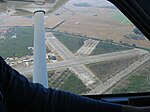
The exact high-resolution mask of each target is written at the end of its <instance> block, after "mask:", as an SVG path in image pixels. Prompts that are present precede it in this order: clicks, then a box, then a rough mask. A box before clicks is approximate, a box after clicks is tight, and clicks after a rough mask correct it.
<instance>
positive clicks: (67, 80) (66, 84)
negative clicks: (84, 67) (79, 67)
mask: <svg viewBox="0 0 150 112" xmlns="http://www.w3.org/2000/svg"><path fill="white" fill-rule="evenodd" d="M27 78H28V80H30V81H32V75H31V74H30V75H28V76H27ZM48 85H49V87H50V88H55V89H60V90H65V91H69V92H72V93H76V94H81V93H86V92H87V91H88V90H89V89H88V88H87V87H86V86H85V85H84V84H83V82H82V81H81V80H80V79H79V78H78V76H77V75H76V74H74V73H73V72H72V71H70V70H69V69H66V70H60V71H56V70H52V71H48Z"/></svg>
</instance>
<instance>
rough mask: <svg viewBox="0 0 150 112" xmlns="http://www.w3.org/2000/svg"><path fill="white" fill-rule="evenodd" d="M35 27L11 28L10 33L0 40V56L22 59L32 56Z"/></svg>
mask: <svg viewBox="0 0 150 112" xmlns="http://www.w3.org/2000/svg"><path fill="white" fill-rule="evenodd" d="M33 32H34V31H33V27H10V28H9V31H8V32H7V33H6V34H4V35H3V36H4V37H5V39H1V40H0V55H1V56H2V57H4V58H6V57H14V56H15V57H22V56H27V55H32V54H33V51H32V50H30V49H28V47H33V38H34V36H33Z"/></svg>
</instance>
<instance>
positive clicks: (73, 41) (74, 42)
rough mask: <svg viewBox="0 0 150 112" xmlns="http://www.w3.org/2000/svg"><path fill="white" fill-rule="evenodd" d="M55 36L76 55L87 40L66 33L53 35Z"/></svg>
mask: <svg viewBox="0 0 150 112" xmlns="http://www.w3.org/2000/svg"><path fill="white" fill-rule="evenodd" d="M53 35H54V36H55V37H56V38H57V39H58V40H59V41H60V42H62V43H63V44H64V45H65V46H66V47H67V48H68V49H69V50H70V51H72V53H76V52H77V50H78V49H80V47H81V46H82V45H83V44H84V41H85V40H86V38H84V37H79V36H73V35H69V34H65V33H53Z"/></svg>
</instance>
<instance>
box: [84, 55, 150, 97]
mask: <svg viewBox="0 0 150 112" xmlns="http://www.w3.org/2000/svg"><path fill="white" fill-rule="evenodd" d="M148 60H150V54H147V55H145V56H143V57H141V58H140V59H138V60H137V61H136V62H134V63H133V64H131V65H130V66H128V67H127V68H126V69H124V70H122V71H121V72H119V73H118V74H116V75H115V76H113V77H111V78H109V79H108V80H107V81H105V82H104V83H101V84H99V85H98V86H97V87H96V88H94V89H92V90H91V91H90V92H89V93H87V94H102V93H104V92H106V91H107V90H108V89H109V88H111V87H112V86H113V85H114V84H116V83H117V82H119V81H120V80H122V79H123V78H124V77H126V76H127V75H129V74H130V73H132V72H133V71H134V70H136V69H137V68H139V67H140V66H142V65H143V64H144V63H145V62H146V61H148Z"/></svg>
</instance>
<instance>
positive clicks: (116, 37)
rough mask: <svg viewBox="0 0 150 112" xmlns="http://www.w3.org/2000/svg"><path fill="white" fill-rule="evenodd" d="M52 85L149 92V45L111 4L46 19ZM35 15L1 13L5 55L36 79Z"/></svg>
mask: <svg viewBox="0 0 150 112" xmlns="http://www.w3.org/2000/svg"><path fill="white" fill-rule="evenodd" d="M45 27H46V28H45V31H46V39H45V42H46V47H47V51H46V52H47V55H46V59H47V68H48V71H47V72H48V85H49V87H51V88H56V89H62V90H66V91H70V92H74V93H77V94H96V93H98V94H114V93H115V94H116V93H137V92H147V91H150V54H149V52H150V42H149V41H148V40H147V38H146V37H145V36H144V35H143V34H142V33H141V31H140V30H138V28H136V27H135V26H134V25H133V24H132V23H131V22H130V21H129V19H127V18H126V17H125V16H124V15H123V14H122V13H121V12H120V11H119V10H118V9H117V8H116V7H115V6H114V5H113V4H111V3H110V2H108V1H106V0H96V1H95V0H80V1H77V0H70V1H69V2H68V3H67V4H66V5H65V6H63V7H62V8H60V9H59V10H57V11H56V12H54V13H52V14H48V15H46V16H45ZM33 43H34V17H32V16H8V15H6V14H4V13H1V14H0V55H1V56H2V57H3V58H5V60H6V62H7V63H8V64H9V65H10V66H12V67H13V68H15V69H17V70H18V71H19V72H20V73H21V74H23V75H24V76H26V77H27V78H28V79H29V80H30V81H32V74H33V73H32V70H33V69H32V67H33V61H34V59H33V50H34V45H33Z"/></svg>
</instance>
